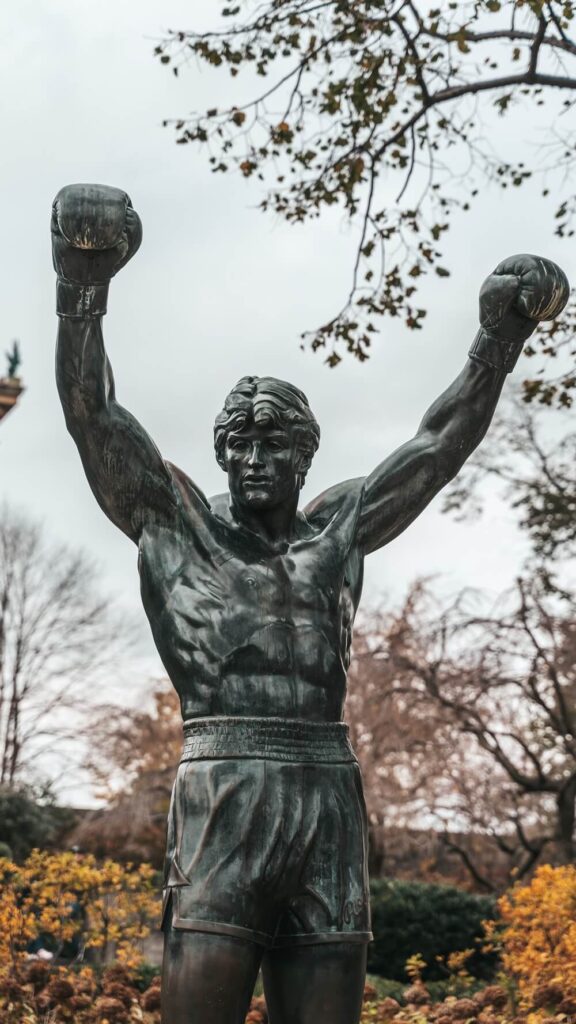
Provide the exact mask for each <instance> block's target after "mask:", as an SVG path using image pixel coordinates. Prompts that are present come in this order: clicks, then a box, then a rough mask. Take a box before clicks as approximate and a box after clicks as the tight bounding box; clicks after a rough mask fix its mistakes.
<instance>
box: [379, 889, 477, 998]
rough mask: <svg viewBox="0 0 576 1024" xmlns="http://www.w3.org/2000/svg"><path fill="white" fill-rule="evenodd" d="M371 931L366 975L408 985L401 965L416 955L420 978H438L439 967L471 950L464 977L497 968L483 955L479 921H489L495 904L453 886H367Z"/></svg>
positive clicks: (441, 968)
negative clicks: (422, 969) (421, 965)
mask: <svg viewBox="0 0 576 1024" xmlns="http://www.w3.org/2000/svg"><path fill="white" fill-rule="evenodd" d="M371 905H372V931H373V932H374V942H373V943H372V944H371V945H370V946H369V951H368V970H369V971H371V972H372V973H373V974H380V975H383V976H384V977H386V978H392V979H395V980H397V981H407V980H408V978H407V975H406V970H405V964H406V961H407V960H408V959H409V958H410V957H411V956H414V954H417V953H419V954H420V956H421V957H422V958H423V960H425V961H426V964H427V965H428V966H427V968H426V970H425V972H424V977H425V978H426V979H427V980H429V979H441V978H442V977H445V975H446V970H445V968H443V966H442V964H441V962H440V961H441V960H445V959H446V958H447V957H448V956H449V955H450V954H451V953H455V952H458V951H460V950H463V949H472V950H474V952H473V954H472V955H471V956H470V958H469V959H468V962H467V969H468V971H469V973H470V974H471V975H472V976H474V977H477V978H489V977H491V976H492V973H493V971H494V968H495V964H496V954H495V953H494V952H488V953H486V952H482V949H481V941H482V938H483V934H484V933H483V927H482V922H483V921H484V920H487V919H488V920H489V919H493V918H494V915H495V912H496V901H495V899H493V898H492V897H490V896H477V895H474V894H473V893H468V892H463V891H462V890H461V889H457V888H455V887H454V886H449V885H433V884H429V883H421V882H403V881H395V882H389V881H384V880H380V879H378V880H376V881H373V882H372V883H371Z"/></svg>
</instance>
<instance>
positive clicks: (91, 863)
mask: <svg viewBox="0 0 576 1024" xmlns="http://www.w3.org/2000/svg"><path fill="white" fill-rule="evenodd" d="M153 876H154V871H153V869H152V868H151V867H148V866H146V865H141V866H140V867H138V868H134V867H131V866H130V865H122V864H117V863H115V862H114V861H110V860H107V861H104V862H103V863H102V864H98V863H97V862H96V860H95V859H94V857H91V856H86V855H84V856H79V855H76V854H74V853H59V854H53V853H46V852H42V851H40V850H35V851H34V852H33V853H31V854H30V856H29V857H28V859H27V860H26V861H25V862H24V863H23V864H20V865H18V864H15V863H14V862H13V861H10V860H0V896H1V899H0V980H1V979H2V977H3V974H4V972H6V971H10V970H11V971H12V973H13V975H14V976H15V977H17V976H18V973H19V971H20V969H21V968H23V967H24V966H25V965H26V960H27V954H28V951H29V950H30V949H32V948H34V945H35V944H36V943H38V942H39V941H40V942H41V944H42V945H43V946H44V947H45V948H48V949H49V950H50V951H51V952H53V954H54V956H55V957H59V956H63V955H65V951H66V947H67V946H70V945H71V944H72V945H74V944H76V945H79V946H84V947H85V948H86V950H88V951H90V952H91V953H92V955H95V956H96V957H98V956H100V957H101V958H102V959H103V958H104V956H105V954H106V952H107V950H109V949H110V948H111V947H113V948H114V949H115V952H116V957H117V959H118V960H119V961H121V962H122V963H124V964H129V965H134V966H136V965H138V964H139V963H140V961H141V959H142V956H141V942H142V940H143V939H144V938H146V936H148V935H149V934H150V930H151V925H152V923H155V922H156V921H157V920H158V917H159V905H158V902H159V901H158V895H157V893H156V890H155V887H154V885H153Z"/></svg>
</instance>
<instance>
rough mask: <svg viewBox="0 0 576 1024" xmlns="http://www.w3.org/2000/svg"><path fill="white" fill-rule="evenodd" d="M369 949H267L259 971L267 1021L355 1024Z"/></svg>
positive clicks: (340, 945) (353, 945)
mask: <svg viewBox="0 0 576 1024" xmlns="http://www.w3.org/2000/svg"><path fill="white" fill-rule="evenodd" d="M366 955H367V947H366V945H365V944H364V943H358V942H333V943H329V942H326V943H321V944H318V945H310V946H306V945H302V946H293V947H288V948H284V949H277V950H271V951H270V952H268V953H266V954H265V955H264V959H263V962H262V973H263V975H264V991H265V993H266V1003H267V1006H268V1014H269V1017H270V1024H358V1021H359V1020H360V1014H361V1011H362V995H363V992H364V981H365V978H366Z"/></svg>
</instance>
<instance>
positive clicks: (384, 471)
mask: <svg viewBox="0 0 576 1024" xmlns="http://www.w3.org/2000/svg"><path fill="white" fill-rule="evenodd" d="M52 237H53V251H54V265H55V268H56V273H57V275H58V283H57V312H58V316H59V317H60V326H59V330H58V352H57V378H58V388H59V393H60V398H61V400H62V405H63V408H64V414H65V417H66V423H67V426H68V429H69V431H70V433H71V434H72V436H73V438H74V440H75V442H76V444H77V446H78V449H79V452H80V456H81V458H82V462H83V465H84V470H85V472H86V475H87V477H88V480H89V483H90V486H91V488H92V490H93V492H94V495H95V497H96V500H97V501H98V503H99V504H100V506H101V508H102V509H103V511H104V512H105V513H106V515H107V516H108V517H109V518H110V519H111V520H112V522H113V523H115V524H116V526H118V527H119V528H120V529H121V530H122V531H123V532H124V533H125V534H126V535H127V536H128V537H129V538H130V539H131V540H132V541H134V543H135V544H137V545H138V565H139V571H140V577H141V587H142V600H143V603H144V608H145V611H146V614H147V616H148V619H149V621H150V625H151V628H152V632H153V635H154V639H155V642H156V646H157V648H158V651H159V654H160V657H161V658H162V661H163V663H164V665H165V667H166V671H167V672H168V675H169V677H170V679H171V680H172V683H173V684H174V686H175V688H176V690H177V691H178V694H179V696H180V701H181V706H182V717H183V721H184V749H183V754H182V761H181V764H180V767H179V770H178V774H177V777H176V781H175V784H174V791H173V797H172V805H171V809H170V814H169V822H168V843H167V855H166V888H165V898H164V911H163V928H164V933H165V953H164V967H163V1011H162V1012H163V1016H162V1020H163V1022H164V1024H241V1022H243V1021H244V1017H245V1014H246V1012H247V1008H248V1005H249V1002H250V998H251V994H252V991H253V987H254V983H255V980H256V976H257V974H258V970H259V968H260V966H261V965H262V970H263V976H264V984H265V991H266V999H267V1003H268V1008H269V1013H270V1020H271V1022H272V1024H292V1022H296V1021H297V1022H299V1024H355V1022H357V1021H358V1020H359V1017H360V1010H361V1002H362V992H363V985H364V976H365V969H366V947H367V943H368V941H369V939H370V937H371V934H370V919H369V904H368V877H367V868H366V863H367V859H366V813H365V806H364V801H363V796H362V785H361V779H360V774H359V768H358V764H357V762H356V759H355V756H354V753H353V751H352V749H351V747H350V744H349V741H348V737H347V730H346V727H345V725H343V724H342V709H343V703H344V697H345V691H346V670H347V667H348V661H349V651H350V641H351V633H352V624H353V620H354V615H355V612H356V609H357V607H358V602H359V600H360V593H361V590H362V565H363V559H364V556H365V555H366V554H369V553H370V552H371V551H375V550H376V549H377V548H380V547H382V546H383V545H384V544H388V543H389V542H390V541H391V540H393V539H394V537H396V536H398V534H400V533H401V532H402V531H403V530H405V529H406V527H407V526H408V525H409V524H410V523H411V522H412V520H414V519H415V518H416V516H418V514H419V513H420V512H421V511H422V510H423V509H424V508H425V507H426V505H427V504H428V503H429V502H430V501H431V499H432V498H433V497H434V495H435V494H437V493H438V491H439V490H440V488H441V487H443V486H444V485H445V484H446V483H447V482H448V481H449V480H450V479H452V477H454V475H455V474H456V473H457V472H458V470H459V469H460V467H461V466H462V464H463V463H464V461H465V460H466V458H467V457H468V456H469V455H470V453H471V452H472V451H473V450H474V448H475V447H476V445H477V444H478V443H479V442H480V441H481V439H482V437H483V436H484V434H485V433H486V430H487V429H488V425H489V423H490V420H491V418H492V414H493V412H494V408H495V406H496V403H497V401H498V397H499V395H500V392H501V390H502V386H503V383H504V379H505V377H506V373H507V372H508V371H510V370H511V369H512V368H513V366H514V364H515V362H516V359H517V357H518V355H519V353H520V351H521V348H522V344H523V342H524V341H525V340H526V339H527V338H528V337H529V336H530V334H532V332H533V330H534V329H535V327H536V323H537V322H538V321H539V320H542V319H552V318H554V317H555V316H556V315H557V314H558V313H559V312H560V311H561V309H562V308H563V306H564V304H565V302H566V299H567V296H568V282H567V280H566V278H565V276H564V274H563V272H562V271H561V270H560V269H559V268H558V267H557V266H556V265H555V264H553V263H551V262H550V261H548V260H545V259H541V258H539V257H535V256H514V257H511V258H510V259H507V260H504V261H503V262H502V263H500V264H499V266H498V267H497V268H496V270H495V271H494V273H493V274H491V275H490V277H488V279H487V281H486V282H485V283H484V285H483V287H482V291H481V293H480V322H481V327H480V330H479V332H478V334H477V336H476V338H475V340H474V342H473V344H472V348H471V349H470V356H469V358H468V360H467V362H466V364H465V366H464V369H463V370H462V372H461V373H460V375H459V376H458V377H457V378H456V380H455V381H454V382H453V383H452V384H451V385H450V386H449V387H448V389H447V390H446V391H445V392H444V394H442V395H441V396H440V397H439V398H438V399H437V400H436V401H435V402H434V404H433V405H432V407H431V408H430V409H429V410H428V412H427V413H426V414H425V416H424V419H423V421H422V423H421V425H420V428H419V430H418V432H417V434H416V436H415V437H414V438H412V439H411V440H409V441H407V443H406V444H404V445H402V447H400V448H399V449H398V451H396V452H394V453H393V454H392V455H390V456H389V457H388V458H386V459H385V460H384V462H382V463H381V465H380V466H378V467H377V468H376V469H375V470H374V472H373V473H371V474H370V475H369V476H368V477H366V478H358V479H354V480H347V481H345V482H344V483H339V484H337V485H336V486H334V487H331V488H330V489H329V490H328V491H326V492H325V493H324V494H321V495H320V496H319V497H318V498H316V499H315V500H314V501H312V502H310V504H308V505H307V506H306V508H305V509H304V511H302V512H301V511H299V510H298V502H299V495H300V490H301V488H302V486H303V484H304V480H305V478H306V473H307V471H308V469H309V467H310V463H311V461H312V458H313V456H314V453H315V451H316V449H317V447H318V442H319V438H320V430H319V427H318V424H317V422H316V420H315V418H314V415H313V413H312V411H311V409H310V406H309V404H308V401H307V399H306V397H305V395H304V394H303V393H302V391H300V390H299V389H298V388H296V387H294V386H292V385H291V384H287V383H285V382H284V381H280V380H276V379H274V378H272V377H260V378H259V377H244V378H243V379H242V380H241V381H240V382H239V383H238V384H237V385H236V387H234V388H233V389H232V391H231V392H230V394H229V395H228V397H227V398H226V400H225V402H224V407H223V409H222V411H221V412H220V413H219V415H218V416H217V418H216V425H215V428H214V441H215V448H216V458H217V460H218V463H219V464H220V466H221V467H222V469H223V470H224V471H225V472H226V473H227V476H228V488H229V492H227V493H225V494H221V495H218V496H216V497H214V498H210V499H208V498H207V497H206V496H205V495H204V494H203V493H202V491H201V490H200V488H199V487H198V486H197V484H196V483H193V482H192V480H191V479H190V478H189V477H188V476H187V475H186V474H185V473H184V472H182V470H180V469H178V468H177V467H176V466H174V465H171V464H170V463H169V462H165V461H164V460H163V458H162V456H161V455H160V452H159V451H158V449H157V448H156V447H155V445H154V443H153V442H152V440H151V439H150V437H149V436H148V434H147V433H146V431H145V430H144V429H143V427H142V426H141V425H140V424H139V423H138V422H137V420H136V419H135V418H134V417H133V416H132V415H131V414H130V413H129V412H128V411H127V410H126V409H124V408H123V407H122V406H121V405H120V404H119V402H118V401H117V400H116V395H115V389H114V379H113V376H112V370H111V367H110V363H109V361H108V358H107V355H106V352H105V349H104V342H103V337H102V317H103V315H104V314H105V313H106V304H107V293H108V285H109V282H110V279H111V278H112V277H113V276H114V275H115V274H116V273H117V272H118V270H120V268H121V267H123V266H124V264H126V263H127V262H128V260H129V259H130V258H131V257H132V256H133V255H134V253H135V252H136V250H137V249H138V246H139V245H140V241H141V225H140V221H139V218H138V216H137V214H136V212H135V211H134V209H133V208H132V204H131V202H130V199H129V198H128V196H127V195H126V194H125V193H124V192H122V191H120V190H118V189H114V188H109V187H106V186H102V185H70V186H68V187H66V188H64V189H62V191H61V192H60V193H59V194H58V196H57V198H56V200H55V203H54V209H53V218H52Z"/></svg>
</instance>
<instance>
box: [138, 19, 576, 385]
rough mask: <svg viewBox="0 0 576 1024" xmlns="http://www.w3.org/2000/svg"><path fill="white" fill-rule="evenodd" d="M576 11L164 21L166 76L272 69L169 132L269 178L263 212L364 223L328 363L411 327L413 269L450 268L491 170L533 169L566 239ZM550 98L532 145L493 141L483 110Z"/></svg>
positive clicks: (529, 112) (526, 107) (331, 333)
mask: <svg viewBox="0 0 576 1024" xmlns="http://www.w3.org/2000/svg"><path fill="white" fill-rule="evenodd" d="M575 10H576V5H574V4H573V3H572V2H571V0H474V2H464V3H460V2H455V0H443V2H441V3H439V4H437V5H435V6H434V7H430V8H429V9H428V10H425V8H424V5H422V4H418V3H414V2H413V0H398V2H396V3H391V2H390V0H337V2H328V0H265V2H264V3H255V2H253V0H238V2H237V3H236V2H234V0H231V2H230V3H226V4H225V5H224V6H223V7H222V10H221V13H222V18H223V20H222V22H221V24H220V25H219V26H218V27H217V28H215V29H214V30H213V31H206V32H198V31H194V30H188V29H178V30H173V31H170V32H169V33H168V34H167V35H166V36H165V37H164V38H163V39H162V40H161V41H160V42H159V44H158V46H157V47H156V51H155V52H156V54H157V55H158V57H159V59H160V60H161V61H162V63H164V64H166V65H169V66H170V67H171V68H172V70H173V72H174V73H175V74H178V72H179V71H180V69H181V68H182V67H183V66H185V65H186V64H188V63H189V62H190V60H191V58H193V57H195V58H196V59H197V60H198V61H200V62H203V63H205V64H208V65H210V66H212V67H222V68H227V69H228V71H229V73H230V74H231V75H232V76H233V77H234V78H235V77H236V76H237V75H238V74H239V72H240V71H241V70H242V69H244V68H250V69H252V70H253V71H254V72H255V73H256V75H258V76H261V77H262V78H265V79H266V82H264V83H263V85H262V88H261V90H259V91H258V92H257V94H256V95H253V96H252V97H251V98H250V99H248V100H247V102H245V103H242V104H239V103H238V98H237V97H238V85H237V83H235V84H234V89H233V98H231V102H230V104H229V105H227V106H226V105H225V106H224V107H222V108H221V109H219V108H217V107H213V108H212V109H210V110H207V111H206V112H204V113H195V114H192V115H190V116H187V117H182V118H179V119H174V120H172V121H166V122H165V123H166V124H171V125H173V126H174V127H175V129H176V133H177V141H178V142H179V143H189V142H196V143H199V144H200V145H201V146H203V147H204V148H205V150H206V151H207V154H208V159H209V161H210V165H211V167H212V169H213V171H215V172H225V171H227V170H229V169H230V168H235V169H237V170H239V172H240V173H241V174H242V175H244V177H246V178H250V177H253V176H254V177H257V178H258V179H259V180H260V181H262V182H263V183H265V184H266V186H267V190H266V192H265V195H264V197H263V199H262V201H261V204H260V207H261V209H262V210H270V211H273V212H275V213H276V214H278V215H280V216H281V217H283V218H285V219H286V220H287V221H288V222H290V223H301V222H304V221H307V220H310V219H313V218H316V217H318V216H320V214H321V213H322V212H323V211H324V210H325V209H327V208H331V207H333V206H336V205H339V206H340V207H341V208H342V210H343V211H344V213H345V214H346V216H347V217H348V218H349V219H350V220H351V221H353V222H354V223H356V224H357V225H358V232H357V248H356V254H355V257H354V261H353V262H354V265H353V273H352V281H351V287H350V292H349V295H348V297H347V299H346V301H345V303H344V305H343V307H342V308H341V310H340V312H339V313H337V314H336V315H335V316H333V317H331V318H330V319H329V320H328V321H327V322H326V323H324V324H322V325H321V326H320V327H319V328H318V329H317V330H316V331H313V332H312V333H311V335H310V340H311V344H312V348H314V349H318V348H326V347H327V348H328V362H329V363H330V364H331V365H335V364H336V363H337V362H339V360H340V358H341V352H342V349H344V350H346V349H347V350H348V351H349V352H351V353H353V355H355V356H356V357H357V358H359V359H365V358H366V357H367V356H368V354H369V348H370V345H371V340H372V337H373V335H374V333H375V332H376V321H377V319H378V317H379V316H381V315H389V316H401V317H402V318H403V320H404V322H405V323H406V325H407V326H408V327H410V328H413V329H417V328H420V327H421V326H422V320H423V318H424V316H425V313H426V311H425V309H423V308H422V306H421V303H420V302H419V300H418V294H417V290H418V283H419V280H420V278H422V277H423V276H424V275H426V274H430V273H432V274H434V275H435V276H436V277H439V278H443V277H447V276H448V275H449V270H448V269H447V268H446V266H445V260H444V257H443V253H442V239H443V238H444V237H445V234H446V232H447V231H448V230H449V228H450V224H451V221H452V218H453V215H454V214H455V213H457V212H462V211H466V210H468V209H470V207H471V205H472V204H473V202H474V201H475V199H476V197H477V196H478V194H479V192H480V190H481V188H482V186H485V185H486V183H487V182H494V183H496V184H497V185H498V186H499V187H501V188H502V189H509V188H515V187H520V186H522V185H523V184H524V183H525V182H526V181H528V180H529V179H530V178H533V177H535V176H538V177H539V179H540V182H541V185H540V187H541V190H542V192H543V195H544V196H546V195H548V193H549V191H551V189H552V187H553V184H554V185H556V186H557V187H558V188H559V189H561V191H560V192H559V195H558V198H557V200H556V202H555V206H554V207H553V213H554V223H555V225H556V234H557V235H559V236H560V237H566V236H569V235H571V234H572V233H573V228H572V223H573V215H574V213H575V212H576V196H575V195H574V194H573V192H572V190H571V186H570V182H571V178H570V175H569V170H570V169H571V167H572V165H573V161H574V155H575V145H576V134H575V132H574V129H573V128H572V127H571V124H570V121H569V119H568V118H563V117H561V116H560V115H561V114H564V113H567V112H569V111H571V109H572V106H573V104H574V101H575V98H576V95H575V90H576V71H575V68H576V64H575V57H576V42H575V41H574V39H573V38H572V36H571V29H572V23H573V19H574V13H575ZM544 104H546V114H547V116H546V121H545V122H544V124H543V126H542V132H541V133H540V134H539V138H538V142H539V145H538V151H539V154H540V156H539V157H537V156H536V154H535V153H534V152H531V151H530V150H529V149H528V148H527V149H526V152H525V153H522V154H518V152H517V151H516V150H517V145H516V146H515V150H514V152H513V153H512V155H509V154H508V155H507V154H506V153H504V152H502V153H500V154H499V153H498V152H496V151H495V149H494V148H493V145H492V144H491V139H490V138H489V136H490V135H491V134H493V132H491V131H490V126H489V123H488V122H487V120H486V118H487V115H488V121H489V115H490V113H491V112H496V113H498V114H500V115H502V117H508V118H511V117H513V116H515V115H516V116H517V115H518V114H520V113H521V114H522V115H523V116H524V117H529V118H530V122H532V121H533V118H534V116H535V114H536V113H537V108H539V107H542V106H543V105H544ZM531 134H532V137H533V133H531ZM500 141H501V140H500ZM504 148H505V147H504ZM520 156H522V159H519V157H520ZM540 157H541V158H540ZM573 315H574V310H572V317H573ZM568 317H569V319H570V314H568ZM552 340H553V343H554V345H556V344H560V343H561V342H562V341H566V342H567V341H568V338H567V337H563V336H562V332H561V328H557V329H556V332H555V334H554V335H553V337H551V336H550V333H549V332H547V331H545V332H544V334H543V335H542V336H541V342H540V343H536V345H534V346H533V347H532V350H531V351H535V350H536V349H539V350H542V351H546V348H547V347H549V345H550V343H551V341H552ZM575 383H576V381H575V379H574V375H573V374H572V372H571V368H570V369H569V370H568V372H567V373H565V374H561V376H560V378H559V379H558V380H556V381H555V382H553V383H551V384H550V385H549V386H548V391H547V392H546V393H545V392H544V391H543V390H542V386H543V384H542V381H541V380H535V381H532V382H529V384H527V395H528V396H531V397H534V396H535V395H536V394H538V395H539V397H547V398H548V400H550V401H551V400H553V399H556V398H557V399H558V400H559V401H560V402H566V401H569V400H570V391H571V389H572V388H573V387H574V384H575Z"/></svg>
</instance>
